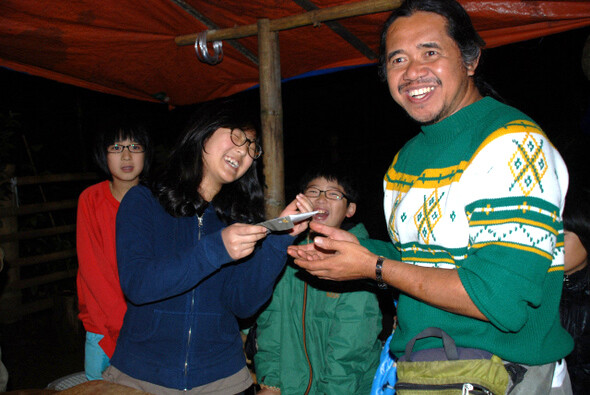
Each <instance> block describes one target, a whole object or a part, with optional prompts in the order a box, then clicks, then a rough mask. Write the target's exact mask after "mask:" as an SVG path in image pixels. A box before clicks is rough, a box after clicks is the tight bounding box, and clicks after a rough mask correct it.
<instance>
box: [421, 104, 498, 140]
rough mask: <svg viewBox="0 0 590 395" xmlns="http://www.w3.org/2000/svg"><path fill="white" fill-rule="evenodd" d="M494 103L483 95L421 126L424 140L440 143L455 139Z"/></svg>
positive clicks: (468, 128)
mask: <svg viewBox="0 0 590 395" xmlns="http://www.w3.org/2000/svg"><path fill="white" fill-rule="evenodd" d="M495 103H496V101H495V100H494V99H492V98H491V97H484V98H482V99H480V100H478V101H476V102H475V103H472V104H470V105H468V106H467V107H463V108H462V109H460V110H459V111H457V112H456V113H454V114H453V115H451V116H450V117H447V118H445V119H443V120H442V121H440V122H437V123H435V124H433V125H427V126H422V134H423V135H424V137H425V141H426V142H427V143H429V144H440V143H445V142H448V141H452V140H455V139H456V138H457V137H458V136H459V135H460V134H461V133H464V132H465V131H469V130H471V129H472V125H477V124H478V123H479V120H480V119H481V117H482V116H483V115H484V114H485V113H486V112H487V111H486V109H488V108H492V107H494V105H495Z"/></svg>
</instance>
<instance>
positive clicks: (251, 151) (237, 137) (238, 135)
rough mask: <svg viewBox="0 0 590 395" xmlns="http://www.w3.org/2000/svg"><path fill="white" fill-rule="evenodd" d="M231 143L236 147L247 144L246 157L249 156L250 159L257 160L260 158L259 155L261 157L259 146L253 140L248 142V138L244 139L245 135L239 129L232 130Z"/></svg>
mask: <svg viewBox="0 0 590 395" xmlns="http://www.w3.org/2000/svg"><path fill="white" fill-rule="evenodd" d="M231 142H232V143H234V144H235V145H237V146H238V147H241V146H242V145H244V144H246V143H248V145H247V148H248V155H250V157H251V158H252V159H258V158H260V155H262V147H261V146H260V144H258V143H257V142H256V141H255V140H250V139H249V138H248V137H246V133H244V131H242V130H240V129H232V131H231Z"/></svg>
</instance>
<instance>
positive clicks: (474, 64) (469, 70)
mask: <svg viewBox="0 0 590 395" xmlns="http://www.w3.org/2000/svg"><path fill="white" fill-rule="evenodd" d="M480 57H481V49H480V50H479V53H478V54H477V58H475V59H474V60H473V62H471V63H469V64H466V65H465V68H466V69H467V75H468V76H469V77H472V76H473V75H474V74H475V69H477V66H478V65H479V58H480Z"/></svg>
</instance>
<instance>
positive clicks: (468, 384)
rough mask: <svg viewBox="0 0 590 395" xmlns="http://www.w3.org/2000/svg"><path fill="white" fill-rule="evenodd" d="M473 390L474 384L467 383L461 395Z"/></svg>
mask: <svg viewBox="0 0 590 395" xmlns="http://www.w3.org/2000/svg"><path fill="white" fill-rule="evenodd" d="M471 391H473V384H470V383H465V384H463V390H462V391H461V395H467V394H470V393H471Z"/></svg>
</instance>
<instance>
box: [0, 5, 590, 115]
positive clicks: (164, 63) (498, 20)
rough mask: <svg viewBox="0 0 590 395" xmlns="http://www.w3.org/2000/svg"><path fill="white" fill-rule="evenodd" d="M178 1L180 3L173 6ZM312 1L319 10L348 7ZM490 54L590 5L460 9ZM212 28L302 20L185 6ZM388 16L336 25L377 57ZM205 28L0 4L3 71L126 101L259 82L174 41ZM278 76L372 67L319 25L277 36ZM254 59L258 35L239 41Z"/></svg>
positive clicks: (571, 19)
mask: <svg viewBox="0 0 590 395" xmlns="http://www.w3.org/2000/svg"><path fill="white" fill-rule="evenodd" d="M179 2H180V1H179ZM354 2H355V1H350V0H348V1H347V0H313V4H315V5H316V6H317V7H319V8H325V7H330V6H335V5H341V4H347V3H354ZM460 2H461V3H462V4H463V5H464V6H465V8H466V9H467V11H468V12H469V14H470V15H471V17H472V19H473V22H474V24H475V27H476V29H477V30H478V31H479V32H480V34H481V35H482V37H483V38H484V39H485V40H486V42H487V44H488V46H489V47H494V46H499V45H504V44H507V43H511V42H516V41H522V40H527V39H531V38H535V37H540V36H543V35H548V34H553V33H558V32H562V31H566V30H570V29H575V28H579V27H583V26H588V25H590V2H587V1H534V0H522V1H515V0H512V1H510V0H504V1H493V0H488V1H485V0H483V1H475V0H473V1H460ZM180 3H186V4H188V5H189V6H190V7H192V8H193V9H194V10H196V11H197V12H198V13H199V14H200V15H202V16H204V17H206V18H207V19H208V20H210V21H211V22H212V23H214V24H215V25H216V26H217V27H218V28H219V29H223V28H228V27H233V26H240V25H249V24H254V23H256V21H257V20H258V19H261V18H268V19H277V18H281V17H286V16H290V15H294V14H301V13H304V12H306V11H305V10H304V9H302V8H301V7H300V6H299V5H297V4H296V3H295V2H294V1H289V0H274V1H269V0H266V1H264V0H249V1H243V0H223V1H199V0H186V1H184V2H180ZM387 15H388V13H379V14H373V15H365V16H358V17H351V18H347V19H341V20H338V21H337V22H338V23H340V24H341V25H342V26H343V27H344V28H345V29H347V30H348V31H349V32H350V33H352V34H353V35H354V36H356V37H357V38H358V39H360V40H361V41H362V42H364V43H365V44H366V45H367V46H368V47H369V48H370V49H372V50H373V51H374V52H375V53H377V52H378V39H379V31H380V26H381V24H382V23H383V21H384V20H385V19H386V17H387ZM207 29H208V28H207V27H206V26H205V25H204V24H203V23H202V22H200V21H199V20H198V19H197V18H196V17H195V16H193V15H192V14H191V13H189V12H187V10H186V9H184V8H181V7H180V6H179V5H178V4H177V3H176V2H174V1H173V0H141V1H138V0H80V1H68V0H52V1H46V0H3V1H1V2H0V66H4V67H7V68H10V69H13V70H17V71H23V72H27V73H30V74H34V75H37V76H41V77H45V78H49V79H53V80H57V81H60V82H64V83H68V84H73V85H77V86H81V87H84V88H89V89H93V90H96V91H100V92H104V93H110V94H116V95H120V96H124V97H128V98H135V99H142V100H152V101H158V100H160V101H166V102H169V103H170V104H173V105H185V104H192V103H198V102H203V101H207V100H211V99H214V98H217V97H222V96H228V95H230V94H233V93H236V92H239V91H242V90H244V89H247V88H249V87H252V86H254V85H256V84H258V65H257V64H255V63H254V62H252V61H251V60H249V59H247V58H246V57H245V56H244V55H243V54H241V53H240V52H238V51H237V50H236V49H234V48H233V47H232V46H231V45H230V44H229V43H228V42H224V44H223V52H224V59H223V61H222V62H221V63H220V64H218V65H215V66H211V65H207V64H205V63H201V62H200V61H199V60H198V59H197V56H196V54H195V50H194V48H193V47H192V46H177V45H176V44H175V42H174V38H175V37H177V36H181V35H187V34H191V33H198V32H201V31H204V30H207ZM279 40H280V52H281V53H280V56H281V71H282V76H283V78H289V77H294V76H298V75H301V74H304V73H307V72H310V71H314V70H322V69H331V68H336V67H343V66H354V65H362V64H368V63H373V62H375V60H374V59H369V58H367V57H365V56H364V55H363V54H361V53H360V52H359V51H358V50H357V49H355V48H353V47H352V46H351V45H350V44H349V43H348V42H347V41H345V40H344V39H342V38H341V37H340V36H339V35H337V34H336V33H334V32H333V31H332V30H331V29H330V28H329V27H328V26H326V24H320V25H319V26H317V27H313V26H307V27H301V28H296V29H291V30H285V31H282V32H280V33H279ZM237 41H238V42H239V43H240V44H242V45H243V46H244V47H245V48H246V49H248V50H249V51H250V52H251V53H253V54H254V55H255V56H256V55H257V52H258V42H257V37H256V36H252V37H246V38H242V39H239V40H237Z"/></svg>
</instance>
